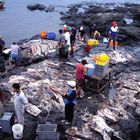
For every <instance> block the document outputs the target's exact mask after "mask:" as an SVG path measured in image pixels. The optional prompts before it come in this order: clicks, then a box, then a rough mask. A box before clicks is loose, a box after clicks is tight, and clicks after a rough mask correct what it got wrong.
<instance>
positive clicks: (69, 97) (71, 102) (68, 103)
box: [62, 81, 76, 124]
mask: <svg viewBox="0 0 140 140" xmlns="http://www.w3.org/2000/svg"><path fill="white" fill-rule="evenodd" d="M67 84H68V85H69V89H68V92H67V93H65V94H63V95H62V96H63V98H64V103H65V120H62V122H65V124H71V123H72V120H73V116H74V106H75V103H76V82H75V81H67Z"/></svg>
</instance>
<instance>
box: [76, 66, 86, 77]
mask: <svg viewBox="0 0 140 140" xmlns="http://www.w3.org/2000/svg"><path fill="white" fill-rule="evenodd" d="M85 72H86V68H85V66H84V65H82V64H81V63H80V64H77V65H76V80H79V79H84V74H85Z"/></svg>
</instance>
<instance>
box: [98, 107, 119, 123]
mask: <svg viewBox="0 0 140 140" xmlns="http://www.w3.org/2000/svg"><path fill="white" fill-rule="evenodd" d="M97 114H98V115H99V116H101V117H104V119H107V120H109V121H111V122H118V121H119V117H118V116H117V115H116V114H115V113H113V112H112V111H111V110H110V109H108V108H105V109H100V110H98V113H97Z"/></svg>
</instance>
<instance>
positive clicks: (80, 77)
mask: <svg viewBox="0 0 140 140" xmlns="http://www.w3.org/2000/svg"><path fill="white" fill-rule="evenodd" d="M86 64H87V61H86V60H85V59H83V60H82V63H79V64H77V65H76V82H77V83H76V84H77V88H78V89H77V91H78V93H77V97H78V98H79V97H80V92H81V89H82V90H83V91H84V90H85V86H84V85H85V79H84V75H85V73H86V71H87V68H86V67H85V65H86Z"/></svg>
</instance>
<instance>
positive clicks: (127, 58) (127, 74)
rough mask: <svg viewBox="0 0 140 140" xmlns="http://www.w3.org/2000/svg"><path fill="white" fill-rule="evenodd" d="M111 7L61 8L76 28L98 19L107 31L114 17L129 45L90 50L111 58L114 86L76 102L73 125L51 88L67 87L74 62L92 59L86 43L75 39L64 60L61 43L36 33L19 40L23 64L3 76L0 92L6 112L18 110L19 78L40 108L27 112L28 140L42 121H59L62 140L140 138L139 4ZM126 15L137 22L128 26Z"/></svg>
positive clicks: (122, 37)
mask: <svg viewBox="0 0 140 140" xmlns="http://www.w3.org/2000/svg"><path fill="white" fill-rule="evenodd" d="M109 6H110V5H109V4H106V5H104V6H103V7H102V5H101V6H99V5H96V6H95V5H91V4H87V3H86V4H78V5H72V6H69V11H68V12H66V13H63V12H61V14H62V17H61V19H62V20H63V21H64V22H65V23H67V24H72V23H75V24H76V26H77V27H80V26H81V25H82V26H83V25H84V27H85V28H86V29H88V26H90V24H91V23H95V24H96V25H97V26H96V28H97V30H99V31H100V32H101V33H103V35H104V34H105V32H106V29H107V28H108V26H109V25H110V23H111V22H112V20H114V19H115V20H117V21H118V23H119V26H120V35H119V41H120V42H121V43H122V44H129V45H122V46H118V47H117V50H116V51H111V48H110V51H105V47H104V46H105V44H103V43H100V44H99V45H98V46H96V47H93V48H92V49H91V51H90V54H97V53H102V52H105V53H107V54H108V55H109V56H110V65H109V67H111V68H113V75H112V82H111V87H110V88H106V89H105V90H104V91H103V92H102V93H99V94H97V93H94V92H91V91H86V92H85V94H84V97H83V98H81V99H80V100H77V105H76V108H75V115H74V121H73V124H72V126H65V125H64V124H63V123H61V120H62V119H63V118H64V103H63V99H62V97H61V95H59V94H58V93H56V92H54V91H53V90H52V89H55V90H58V91H62V90H63V91H66V90H67V84H66V80H73V79H75V65H76V64H77V63H79V62H80V61H81V59H83V58H86V59H87V60H88V62H92V58H91V57H90V56H89V55H88V54H86V53H84V49H83V47H84V45H85V44H81V42H79V41H76V46H75V53H74V56H73V57H72V58H70V60H69V61H68V62H63V61H60V60H59V58H58V55H57V54H58V52H57V49H56V45H57V42H56V41H52V40H44V41H41V40H40V39H38V36H35V37H33V38H31V39H29V40H28V39H26V40H22V41H20V42H19V43H18V44H19V45H20V48H21V59H20V62H19V64H18V66H17V67H15V68H14V69H13V70H12V71H10V72H8V73H7V74H6V77H1V79H0V91H2V92H3V93H4V98H5V100H4V109H5V111H8V112H14V107H13V96H12V94H11V85H12V83H13V82H19V83H20V84H21V86H22V90H23V91H24V92H25V94H26V96H27V97H28V100H29V102H30V103H31V104H33V105H35V106H37V107H38V108H39V109H40V110H41V113H40V114H39V115H38V116H37V117H34V116H33V115H31V114H29V113H28V112H25V129H24V137H23V139H24V140H34V139H35V138H36V136H37V134H36V128H37V125H38V124H44V123H46V122H51V123H54V124H57V125H58V132H59V133H60V140H83V139H85V140H95V139H96V140H135V139H136V140H137V139H139V138H140V55H139V54H140V48H139V44H140V42H139V39H140V38H139V37H140V28H139V22H140V21H139V13H140V11H139V7H140V5H137V4H135V5H133V4H125V5H124V7H122V6H119V7H115V8H113V9H111V8H109ZM111 6H112V5H111ZM80 11H82V12H80ZM125 17H128V18H130V19H133V23H131V24H130V25H127V23H126V21H125V19H124V18H125ZM130 43H131V44H130ZM33 45H36V46H42V48H43V52H44V53H41V54H36V55H31V54H30V49H31V47H32V46H33ZM7 139H8V140H12V139H13V138H12V136H7V135H5V136H4V137H3V140H7Z"/></svg>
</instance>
